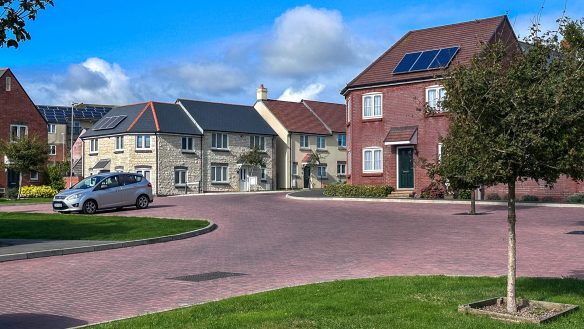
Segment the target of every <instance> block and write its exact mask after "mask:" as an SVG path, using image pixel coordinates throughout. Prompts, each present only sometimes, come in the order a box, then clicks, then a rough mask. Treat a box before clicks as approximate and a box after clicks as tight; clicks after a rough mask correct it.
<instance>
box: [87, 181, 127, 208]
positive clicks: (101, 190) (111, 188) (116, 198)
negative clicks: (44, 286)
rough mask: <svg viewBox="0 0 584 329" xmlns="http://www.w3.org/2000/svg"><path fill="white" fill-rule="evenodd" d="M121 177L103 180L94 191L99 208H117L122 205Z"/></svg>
mask: <svg viewBox="0 0 584 329" xmlns="http://www.w3.org/2000/svg"><path fill="white" fill-rule="evenodd" d="M121 192H122V191H121V190H120V177H119V175H113V176H109V177H107V178H105V179H104V180H102V181H101V182H100V183H99V185H98V186H97V188H96V190H94V196H95V200H96V201H97V206H98V207H99V208H101V209H104V208H112V207H117V206H119V205H121V204H122V202H123V201H122V200H121Z"/></svg>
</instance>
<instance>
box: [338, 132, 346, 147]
mask: <svg viewBox="0 0 584 329" xmlns="http://www.w3.org/2000/svg"><path fill="white" fill-rule="evenodd" d="M341 136H345V138H344V141H345V145H341V144H340V141H341V140H340V138H341ZM337 146H338V147H340V148H343V149H346V148H347V134H338V135H337Z"/></svg>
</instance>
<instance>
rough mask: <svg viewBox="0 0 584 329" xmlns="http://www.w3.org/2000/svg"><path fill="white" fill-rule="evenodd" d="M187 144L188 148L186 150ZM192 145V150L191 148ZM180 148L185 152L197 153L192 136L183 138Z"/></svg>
mask: <svg viewBox="0 0 584 329" xmlns="http://www.w3.org/2000/svg"><path fill="white" fill-rule="evenodd" d="M185 141H186V143H185ZM185 144H186V148H185ZM189 144H190V148H189ZM180 148H181V150H182V151H183V152H194V151H195V140H194V138H193V137H190V136H183V137H182V138H181V140H180Z"/></svg>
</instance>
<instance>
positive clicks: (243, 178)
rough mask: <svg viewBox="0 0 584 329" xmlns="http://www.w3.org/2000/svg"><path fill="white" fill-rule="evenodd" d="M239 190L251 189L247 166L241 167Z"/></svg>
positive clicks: (246, 190)
mask: <svg viewBox="0 0 584 329" xmlns="http://www.w3.org/2000/svg"><path fill="white" fill-rule="evenodd" d="M239 190H240V191H241V192H248V191H249V175H248V173H247V168H245V167H241V169H239Z"/></svg>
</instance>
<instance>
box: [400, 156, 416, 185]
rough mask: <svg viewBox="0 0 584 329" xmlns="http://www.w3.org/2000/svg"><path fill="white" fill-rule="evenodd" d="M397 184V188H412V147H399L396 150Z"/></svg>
mask: <svg viewBox="0 0 584 329" xmlns="http://www.w3.org/2000/svg"><path fill="white" fill-rule="evenodd" d="M397 159H398V165H397V166H398V167H397V170H398V180H399V181H398V184H397V188H403V189H410V188H414V149H413V148H410V147H408V148H400V149H398V151H397Z"/></svg>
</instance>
